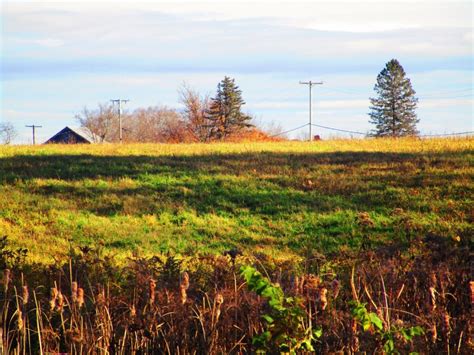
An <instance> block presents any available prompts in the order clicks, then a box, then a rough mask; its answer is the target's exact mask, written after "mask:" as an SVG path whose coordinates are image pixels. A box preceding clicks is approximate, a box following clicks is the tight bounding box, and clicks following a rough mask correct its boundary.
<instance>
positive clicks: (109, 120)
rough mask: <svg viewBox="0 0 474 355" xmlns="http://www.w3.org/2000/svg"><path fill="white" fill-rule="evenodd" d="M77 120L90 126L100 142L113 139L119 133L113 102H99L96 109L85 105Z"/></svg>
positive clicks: (87, 126) (85, 125) (83, 124)
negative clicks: (117, 131) (90, 108)
mask: <svg viewBox="0 0 474 355" xmlns="http://www.w3.org/2000/svg"><path fill="white" fill-rule="evenodd" d="M75 118H76V120H77V121H78V122H79V124H80V125H81V126H82V127H86V128H88V129H89V130H90V131H91V132H92V133H94V134H95V135H96V136H97V137H98V138H97V139H98V140H99V142H103V141H113V140H114V137H115V136H116V135H117V134H116V132H115V131H116V130H118V127H117V122H115V121H117V118H116V114H115V113H114V109H113V106H112V105H111V104H99V107H98V108H97V109H94V110H89V109H88V108H87V107H84V109H83V110H82V112H81V113H80V114H78V115H76V117H75Z"/></svg>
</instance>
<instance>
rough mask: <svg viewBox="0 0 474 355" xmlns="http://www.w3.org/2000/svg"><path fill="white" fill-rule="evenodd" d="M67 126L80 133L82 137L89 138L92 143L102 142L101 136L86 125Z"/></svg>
mask: <svg viewBox="0 0 474 355" xmlns="http://www.w3.org/2000/svg"><path fill="white" fill-rule="evenodd" d="M66 128H69V129H70V130H71V131H73V132H74V133H76V134H78V135H80V136H81V137H82V138H84V139H87V140H88V141H89V142H91V143H98V142H100V137H99V136H98V135H97V134H94V133H92V132H91V131H90V130H89V129H88V128H86V127H69V126H66Z"/></svg>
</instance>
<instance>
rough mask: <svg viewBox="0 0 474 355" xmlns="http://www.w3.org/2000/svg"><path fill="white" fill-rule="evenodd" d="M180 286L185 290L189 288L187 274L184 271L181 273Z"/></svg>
mask: <svg viewBox="0 0 474 355" xmlns="http://www.w3.org/2000/svg"><path fill="white" fill-rule="evenodd" d="M181 286H182V287H184V288H185V289H186V290H187V289H188V288H189V274H188V273H187V272H186V271H185V272H184V273H183V278H182V280H181Z"/></svg>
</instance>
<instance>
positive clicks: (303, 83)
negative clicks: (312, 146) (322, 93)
mask: <svg viewBox="0 0 474 355" xmlns="http://www.w3.org/2000/svg"><path fill="white" fill-rule="evenodd" d="M300 84H302V85H308V87H309V141H310V142H311V141H312V140H313V134H312V132H311V125H312V123H311V106H312V100H311V91H312V88H313V85H322V84H323V82H322V81H319V82H314V81H311V80H310V81H300Z"/></svg>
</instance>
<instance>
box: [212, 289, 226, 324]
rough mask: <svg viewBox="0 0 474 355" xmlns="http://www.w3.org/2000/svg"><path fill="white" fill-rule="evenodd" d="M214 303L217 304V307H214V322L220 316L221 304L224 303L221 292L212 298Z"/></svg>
mask: <svg viewBox="0 0 474 355" xmlns="http://www.w3.org/2000/svg"><path fill="white" fill-rule="evenodd" d="M214 302H215V304H217V307H216V308H217V309H216V322H217V321H218V320H219V317H220V316H221V305H222V303H224V296H222V294H221V293H218V294H217V295H216V298H215V299H214Z"/></svg>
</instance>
